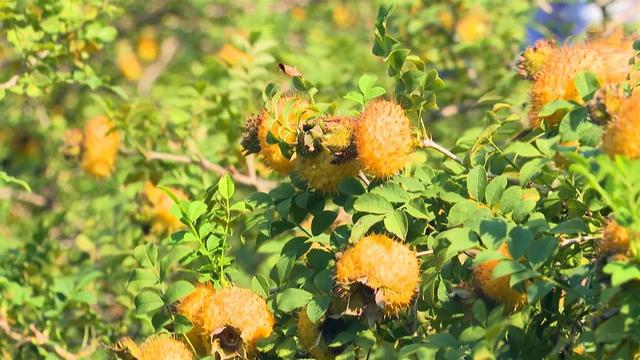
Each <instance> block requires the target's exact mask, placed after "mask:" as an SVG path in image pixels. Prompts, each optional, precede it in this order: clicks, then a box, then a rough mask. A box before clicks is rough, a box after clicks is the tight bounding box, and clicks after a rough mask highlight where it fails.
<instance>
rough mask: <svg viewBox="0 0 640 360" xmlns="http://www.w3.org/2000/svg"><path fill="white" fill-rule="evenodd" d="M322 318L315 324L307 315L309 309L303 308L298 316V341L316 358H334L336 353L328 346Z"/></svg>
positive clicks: (329, 359)
mask: <svg viewBox="0 0 640 360" xmlns="http://www.w3.org/2000/svg"><path fill="white" fill-rule="evenodd" d="M322 321H323V320H322V319H321V320H319V323H318V324H314V323H313V322H312V321H311V319H309V316H308V315H307V309H306V308H303V309H302V310H301V311H300V315H299V316H298V341H299V342H300V345H302V346H303V347H304V348H305V350H307V352H309V354H310V355H311V356H313V358H314V359H317V360H332V359H335V355H334V354H332V353H331V350H330V349H329V347H328V346H327V343H326V341H325V339H324V337H323V334H322Z"/></svg>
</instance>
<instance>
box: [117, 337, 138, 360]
mask: <svg viewBox="0 0 640 360" xmlns="http://www.w3.org/2000/svg"><path fill="white" fill-rule="evenodd" d="M115 351H116V352H118V353H119V354H118V355H119V357H121V358H123V359H125V360H139V359H142V351H141V350H140V347H139V346H138V344H136V342H135V341H133V339H131V338H130V337H128V336H127V337H123V338H121V339H120V340H118V342H117V343H116V345H115Z"/></svg>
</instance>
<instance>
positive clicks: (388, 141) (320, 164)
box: [242, 97, 414, 193]
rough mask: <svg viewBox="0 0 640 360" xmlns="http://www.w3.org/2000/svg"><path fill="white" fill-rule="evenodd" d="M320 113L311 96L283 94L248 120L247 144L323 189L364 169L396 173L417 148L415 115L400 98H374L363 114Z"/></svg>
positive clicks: (267, 159) (331, 189)
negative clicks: (415, 143)
mask: <svg viewBox="0 0 640 360" xmlns="http://www.w3.org/2000/svg"><path fill="white" fill-rule="evenodd" d="M316 115H317V114H316V110H315V109H314V108H313V107H312V106H311V104H309V103H308V102H307V101H306V100H304V99H301V98H299V97H282V98H280V99H279V100H277V101H274V102H273V106H272V109H265V110H262V111H261V112H260V113H259V114H258V115H257V116H254V117H252V118H250V119H248V120H247V122H246V125H245V132H244V135H243V139H242V146H243V148H244V149H245V151H246V152H247V153H257V154H260V155H261V157H262V159H264V161H265V162H266V163H267V165H268V166H269V167H270V168H271V169H273V170H274V171H277V172H279V173H281V174H283V175H287V174H289V172H290V171H291V170H293V169H296V170H297V171H298V172H299V173H300V175H301V176H302V178H303V179H304V180H306V181H307V183H308V184H309V186H310V187H311V188H313V189H316V190H318V191H320V192H323V193H332V192H334V191H335V190H336V188H337V185H338V183H339V182H340V181H341V180H342V179H344V178H346V177H349V176H354V175H356V174H358V173H359V172H360V171H364V172H366V173H367V174H368V175H371V176H373V177H376V178H388V177H390V176H393V175H396V174H397V173H399V172H400V171H401V170H402V169H404V167H405V165H406V163H407V161H408V160H409V156H410V154H411V152H412V151H413V149H414V138H413V134H412V132H413V127H412V124H411V120H409V118H408V117H407V115H406V114H405V112H404V110H403V109H402V107H400V105H398V104H396V103H395V102H392V101H387V100H376V101H373V102H371V103H369V104H368V105H367V106H366V108H365V110H364V112H363V113H362V114H361V116H359V117H358V118H351V117H346V116H333V117H316ZM283 145H284V146H283ZM283 150H287V152H288V151H289V150H290V151H291V154H286V156H285V154H283Z"/></svg>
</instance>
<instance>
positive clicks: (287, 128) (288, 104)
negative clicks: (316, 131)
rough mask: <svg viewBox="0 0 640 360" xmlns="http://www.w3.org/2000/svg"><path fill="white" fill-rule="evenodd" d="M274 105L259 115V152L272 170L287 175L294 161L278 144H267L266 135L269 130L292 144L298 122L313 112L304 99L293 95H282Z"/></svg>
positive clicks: (294, 139)
mask: <svg viewBox="0 0 640 360" xmlns="http://www.w3.org/2000/svg"><path fill="white" fill-rule="evenodd" d="M274 107H275V109H269V110H263V111H262V113H261V115H260V116H261V118H262V119H261V121H260V124H259V126H258V138H259V140H260V154H261V155H262V157H263V158H264V160H265V162H266V163H267V165H268V166H269V167H270V168H271V169H272V170H274V171H277V172H279V173H280V174H283V175H287V174H289V172H291V170H292V169H293V167H294V162H293V160H292V159H288V158H286V157H285V156H284V155H283V154H282V151H281V150H280V146H279V145H278V144H269V143H268V141H267V135H268V134H269V131H271V134H272V135H273V136H274V137H275V138H277V139H278V140H279V141H283V142H285V143H287V144H290V145H293V144H295V141H296V137H297V134H296V131H297V127H298V124H299V123H300V122H303V121H305V120H307V119H309V118H310V117H311V116H312V115H313V114H314V113H313V111H312V110H311V109H310V105H309V103H308V102H307V101H306V100H303V99H300V98H294V97H282V98H280V99H279V100H278V101H277V103H276V106H274ZM287 109H288V111H287Z"/></svg>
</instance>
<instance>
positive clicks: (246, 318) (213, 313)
mask: <svg viewBox="0 0 640 360" xmlns="http://www.w3.org/2000/svg"><path fill="white" fill-rule="evenodd" d="M274 322H275V321H274V318H273V314H271V312H270V311H269V308H268V306H267V303H266V302H265V301H264V299H263V298H261V297H260V296H258V295H257V294H256V293H254V292H253V291H251V290H248V289H243V288H239V287H228V288H224V289H222V290H219V291H215V293H214V294H213V295H212V296H211V297H210V298H209V301H208V302H207V303H206V304H205V305H204V307H203V310H202V311H201V313H200V321H199V323H200V324H201V326H202V329H203V331H204V336H205V337H207V338H210V339H212V343H211V344H210V345H211V351H212V353H216V354H219V355H221V356H222V357H223V358H224V357H225V356H229V355H233V354H236V355H239V356H244V357H248V358H255V356H256V353H257V349H256V342H257V341H258V340H260V339H263V338H265V337H267V336H269V335H270V334H271V332H272V331H273V325H274ZM207 345H209V344H207Z"/></svg>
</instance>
